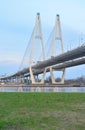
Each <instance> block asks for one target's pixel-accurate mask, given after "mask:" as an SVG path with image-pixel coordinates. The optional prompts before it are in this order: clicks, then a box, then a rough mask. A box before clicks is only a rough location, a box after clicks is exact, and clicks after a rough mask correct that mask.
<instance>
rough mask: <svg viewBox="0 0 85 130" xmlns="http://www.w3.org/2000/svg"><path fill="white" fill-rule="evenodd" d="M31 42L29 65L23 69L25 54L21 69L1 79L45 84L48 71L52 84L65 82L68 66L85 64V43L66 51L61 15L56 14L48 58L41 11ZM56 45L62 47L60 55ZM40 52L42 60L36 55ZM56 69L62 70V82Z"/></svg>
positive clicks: (37, 17)
mask: <svg viewBox="0 0 85 130" xmlns="http://www.w3.org/2000/svg"><path fill="white" fill-rule="evenodd" d="M36 41H37V42H36ZM29 43H30V44H28V47H29V46H31V48H30V50H29V58H28V59H29V60H28V66H27V67H25V68H22V69H21V66H22V64H23V63H24V59H25V55H24V57H23V60H22V62H21V65H20V69H19V71H17V72H16V73H14V74H12V75H8V76H4V77H2V78H1V80H3V81H7V82H19V83H21V82H23V83H25V82H26V81H27V82H28V83H29V84H30V83H31V84H44V81H45V76H46V73H47V72H50V77H51V80H52V84H63V83H64V79H65V73H66V68H68V67H72V66H77V65H82V64H85V44H83V45H81V46H79V47H77V48H75V49H72V50H69V51H67V52H64V44H63V40H62V31H61V25H60V17H59V15H56V20H55V25H54V28H53V36H52V40H51V49H49V50H50V51H51V55H50V57H49V58H46V56H45V48H44V41H43V35H42V26H41V19H40V14H39V13H37V16H36V22H35V26H34V29H33V33H32V35H31V38H30V41H29ZM37 44H38V45H37ZM48 44H49V42H48ZM56 45H58V46H60V49H61V50H60V49H58V51H59V52H60V54H58V55H56V54H55V52H56V49H57V47H56ZM28 47H27V49H26V52H27V51H28ZM26 52H25V53H26ZM39 53H41V59H40V60H38V58H36V55H38V56H39ZM48 54H49V53H48ZM54 71H56V72H57V71H61V72H62V77H61V81H60V82H56V81H55V76H54ZM39 74H42V77H41V80H39V79H38V75H39Z"/></svg>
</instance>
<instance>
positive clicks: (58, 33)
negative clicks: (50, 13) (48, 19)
mask: <svg viewBox="0 0 85 130" xmlns="http://www.w3.org/2000/svg"><path fill="white" fill-rule="evenodd" d="M57 41H60V46H61V51H62V53H64V47H63V40H62V31H61V24H60V16H59V15H56V21H55V26H54V34H53V41H52V57H53V56H54V53H55V49H56V48H55V44H56V43H57ZM61 71H62V78H61V81H60V82H56V81H55V78H54V74H53V68H52V66H50V74H51V80H52V84H63V83H64V77H65V69H63V70H61Z"/></svg>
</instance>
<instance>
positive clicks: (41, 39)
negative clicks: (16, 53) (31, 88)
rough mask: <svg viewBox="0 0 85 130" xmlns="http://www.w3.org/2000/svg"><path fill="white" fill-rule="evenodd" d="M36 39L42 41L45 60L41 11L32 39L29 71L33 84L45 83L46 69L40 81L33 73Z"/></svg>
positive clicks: (38, 14) (37, 17)
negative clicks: (36, 79)
mask: <svg viewBox="0 0 85 130" xmlns="http://www.w3.org/2000/svg"><path fill="white" fill-rule="evenodd" d="M37 32H39V34H37ZM36 39H40V41H41V47H42V55H43V57H42V58H43V60H45V52H44V43H43V35H42V27H41V20H40V13H37V16H36V22H35V26H34V32H33V39H32V49H31V54H30V61H29V71H30V79H31V83H32V84H38V83H41V84H43V83H44V78H45V73H46V69H44V72H43V76H42V79H41V81H40V82H37V81H35V76H34V75H33V69H32V60H33V56H34V46H35V41H36Z"/></svg>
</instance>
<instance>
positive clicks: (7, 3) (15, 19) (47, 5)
mask: <svg viewBox="0 0 85 130" xmlns="http://www.w3.org/2000/svg"><path fill="white" fill-rule="evenodd" d="M37 12H39V13H40V17H41V23H42V29H43V37H44V43H46V41H47V39H48V37H49V35H50V33H51V31H52V29H53V26H54V23H55V17H56V14H59V15H60V21H61V27H62V35H63V43H64V48H65V50H69V49H73V48H75V47H77V46H80V45H81V44H82V43H83V42H84V41H85V14H84V13H85V0H81V1H80V0H71V1H68V0H64V1H62V0H59V1H58V0H52V1H50V0H35V1H34V0H0V75H4V74H11V73H15V72H16V71H18V70H19V66H20V64H21V61H22V58H23V55H24V53H25V49H26V47H27V45H28V43H29V39H30V37H31V34H32V31H33V28H34V24H35V19H36V14H37ZM80 76H85V65H81V66H77V67H72V68H69V69H67V71H66V78H77V77H80Z"/></svg>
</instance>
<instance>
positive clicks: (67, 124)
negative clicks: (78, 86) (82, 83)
mask: <svg viewBox="0 0 85 130" xmlns="http://www.w3.org/2000/svg"><path fill="white" fill-rule="evenodd" d="M0 130H85V93H0Z"/></svg>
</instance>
